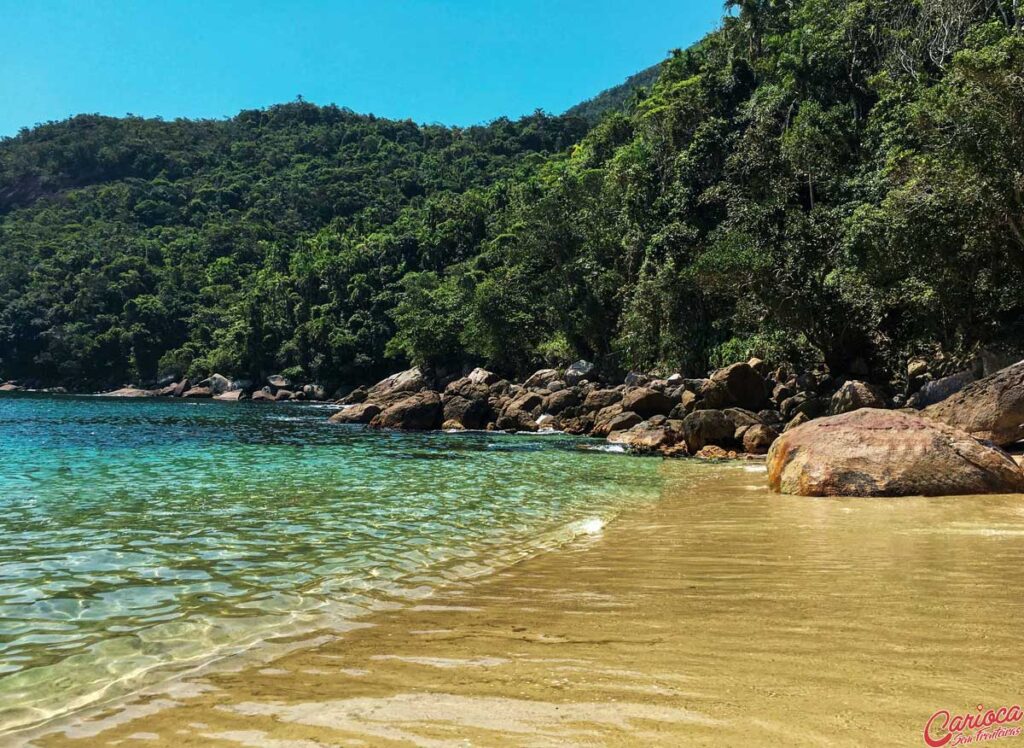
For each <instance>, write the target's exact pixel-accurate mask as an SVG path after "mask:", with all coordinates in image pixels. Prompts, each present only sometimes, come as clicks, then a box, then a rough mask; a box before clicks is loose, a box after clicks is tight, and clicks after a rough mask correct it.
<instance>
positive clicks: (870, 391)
mask: <svg viewBox="0 0 1024 748" xmlns="http://www.w3.org/2000/svg"><path fill="white" fill-rule="evenodd" d="M858 408H881V409H884V408H885V396H884V395H883V394H882V393H881V391H880V390H879V389H878V388H877V387H875V386H874V385H871V384H867V383H866V382H858V381H857V380H855V379H851V380H850V381H848V382H846V384H844V385H843V386H842V387H840V388H839V389H838V390H836V392H835V394H834V395H832V400H831V401H830V403H829V413H831V414H832V415H834V416H837V415H839V414H841V413H849V412H850V411H851V410H857V409H858Z"/></svg>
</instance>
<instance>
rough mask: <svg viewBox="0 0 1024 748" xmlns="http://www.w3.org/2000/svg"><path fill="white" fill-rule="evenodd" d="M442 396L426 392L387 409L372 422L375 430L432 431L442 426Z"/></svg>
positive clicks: (411, 396)
mask: <svg viewBox="0 0 1024 748" xmlns="http://www.w3.org/2000/svg"><path fill="white" fill-rule="evenodd" d="M442 410H443V409H442V405H441V396H440V395H439V394H437V393H436V392H432V391H430V390H424V391H422V392H417V393H415V394H412V395H409V396H407V397H405V398H403V399H402V400H399V401H398V402H396V403H395V404H393V405H391V406H389V407H387V408H385V409H384V410H382V411H381V412H380V413H378V414H377V415H376V416H374V418H373V420H371V421H370V425H371V426H372V427H374V428H384V429H401V430H404V431H430V430H432V429H436V428H438V427H439V426H440V425H441V416H442Z"/></svg>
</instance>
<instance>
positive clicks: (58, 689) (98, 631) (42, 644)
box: [0, 395, 659, 732]
mask: <svg viewBox="0 0 1024 748" xmlns="http://www.w3.org/2000/svg"><path fill="white" fill-rule="evenodd" d="M329 412H330V411H328V410H325V409H323V408H319V407H314V406H309V405H299V404H276V405H254V404H245V403H241V404H237V403H230V404H229V403H215V402H188V401H184V402H182V401H168V400H131V401H124V400H104V399H98V398H79V397H56V396H54V397H47V396H32V395H0V732H2V731H9V730H12V729H16V728H19V727H23V726H26V725H29V724H33V723H37V722H39V721H41V720H45V719H49V718H52V717H54V716H57V715H60V714H63V713H66V712H68V711H70V710H73V709H76V708H81V707H84V706H87V705H91V704H95V703H98V702H101V701H103V700H106V699H112V698H116V697H117V696H118V695H120V694H123V693H125V692H128V691H131V690H133V689H136V688H139V687H141V686H143V685H146V684H148V683H151V682H153V681H156V680H159V679H161V678H166V677H170V676H171V675H173V673H174V672H177V671H179V670H181V669H183V668H185V667H195V666H197V665H201V664H203V663H206V662H209V661H210V660H212V659H215V658H217V657H221V656H224V655H227V654H231V653H234V652H237V651H240V650H242V649H244V648H246V647H249V646H251V645H253V644H254V643H257V642H260V641H262V640H264V639H266V638H268V637H280V636H283V635H291V634H299V633H302V632H309V631H313V630H315V629H322V628H331V627H334V628H337V629H343V628H344V625H345V623H346V622H348V621H351V620H352V619H353V618H354V617H356V616H358V615H360V614H362V613H365V612H367V611H369V610H372V609H374V608H376V607H380V606H381V605H386V604H394V603H396V602H407V601H409V600H414V599H417V598H420V597H422V596H424V595H427V594H429V593H430V591H431V590H432V589H434V588H436V587H437V585H438V584H441V583H443V582H445V581H450V580H457V579H462V578H466V577H469V576H472V575H475V574H480V573H485V572H487V571H488V570H490V569H493V568H497V567H500V566H502V565H505V564H508V563H510V562H513V561H515V560H516V559H517V558H521V557H522V556H523V555H526V554H529V553H532V552H535V551H537V550H539V549H541V548H544V547H546V546H549V545H553V544H557V543H558V542H560V541H562V540H565V539H567V538H569V537H571V536H572V535H573V534H574V533H577V532H581V531H585V530H587V529H588V528H593V527H595V526H596V525H598V524H599V523H595V521H594V520H595V519H598V518H604V519H607V518H608V517H609V516H611V515H613V514H615V513H616V512H617V511H620V510H621V509H622V508H623V507H624V506H626V505H628V504H631V503H635V502H643V501H648V500H651V499H653V498H655V497H656V495H657V490H658V465H659V461H657V460H644V459H639V458H632V457H627V456H624V455H617V454H609V453H607V452H602V451H599V450H598V449H589V447H596V446H597V445H596V444H593V443H590V442H586V441H581V440H574V439H571V438H567V437H562V436H553V435H552V436H504V435H489V434H395V433H377V432H372V431H367V430H363V429H360V428H356V427H348V426H336V425H333V424H330V423H328V422H327V415H328V414H329Z"/></svg>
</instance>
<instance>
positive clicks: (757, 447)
mask: <svg viewBox="0 0 1024 748" xmlns="http://www.w3.org/2000/svg"><path fill="white" fill-rule="evenodd" d="M778 438H779V432H778V431H776V430H775V429H774V428H772V427H771V426H767V425H765V424H763V423H757V424H754V425H753V426H750V427H748V428H747V429H745V430H744V431H743V437H742V439H743V451H744V452H747V453H748V454H752V455H763V454H765V453H766V452H767V451H768V449H769V448H770V447H771V446H772V444H773V443H774V442H775V440H776V439H778Z"/></svg>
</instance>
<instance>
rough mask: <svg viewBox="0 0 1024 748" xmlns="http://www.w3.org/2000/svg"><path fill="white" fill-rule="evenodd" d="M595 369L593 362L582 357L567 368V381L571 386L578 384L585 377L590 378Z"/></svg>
mask: <svg viewBox="0 0 1024 748" xmlns="http://www.w3.org/2000/svg"><path fill="white" fill-rule="evenodd" d="M593 371H594V365H593V364H592V363H590V362H589V361H584V360H582V359H580V360H579V361H577V362H576V363H574V364H572V365H571V366H570V367H569V368H568V369H566V370H565V383H566V384H567V385H569V386H570V387H572V386H573V385H577V384H579V383H580V382H582V381H583V380H584V379H589V378H590V375H591V374H592V373H593Z"/></svg>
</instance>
